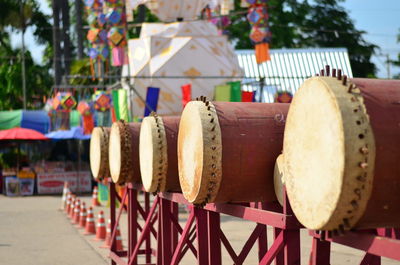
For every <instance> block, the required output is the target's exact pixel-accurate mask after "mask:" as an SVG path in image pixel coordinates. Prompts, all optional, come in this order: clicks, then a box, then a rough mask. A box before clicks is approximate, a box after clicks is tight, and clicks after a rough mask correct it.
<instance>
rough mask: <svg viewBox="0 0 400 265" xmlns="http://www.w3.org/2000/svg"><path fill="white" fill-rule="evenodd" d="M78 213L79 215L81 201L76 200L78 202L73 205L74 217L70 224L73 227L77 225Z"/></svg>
mask: <svg viewBox="0 0 400 265" xmlns="http://www.w3.org/2000/svg"><path fill="white" fill-rule="evenodd" d="M80 213H81V200H79V199H78V201H77V202H76V204H75V209H74V217H73V218H72V223H73V224H74V225H77V224H79V216H80Z"/></svg>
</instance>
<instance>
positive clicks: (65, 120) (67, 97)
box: [50, 92, 77, 130]
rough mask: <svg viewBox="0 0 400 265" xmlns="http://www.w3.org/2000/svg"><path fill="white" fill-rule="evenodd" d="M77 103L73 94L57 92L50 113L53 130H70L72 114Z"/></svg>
mask: <svg viewBox="0 0 400 265" xmlns="http://www.w3.org/2000/svg"><path fill="white" fill-rule="evenodd" d="M76 104H77V102H76V100H75V98H74V96H73V95H72V93H71V92H57V93H56V94H55V95H54V97H53V99H52V108H53V111H52V112H51V113H50V115H51V121H52V126H51V128H52V130H69V120H70V112H71V110H72V109H73V108H75V106H76Z"/></svg>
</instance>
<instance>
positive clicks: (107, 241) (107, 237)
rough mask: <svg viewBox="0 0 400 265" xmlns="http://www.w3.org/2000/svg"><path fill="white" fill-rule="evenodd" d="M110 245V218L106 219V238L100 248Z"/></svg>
mask: <svg viewBox="0 0 400 265" xmlns="http://www.w3.org/2000/svg"><path fill="white" fill-rule="evenodd" d="M110 247H111V219H108V221H107V229H106V240H105V241H104V245H102V246H101V248H110Z"/></svg>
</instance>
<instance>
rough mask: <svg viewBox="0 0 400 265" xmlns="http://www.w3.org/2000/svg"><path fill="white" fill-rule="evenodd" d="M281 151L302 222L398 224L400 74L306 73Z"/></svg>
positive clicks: (316, 225)
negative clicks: (374, 76) (397, 76)
mask: <svg viewBox="0 0 400 265" xmlns="http://www.w3.org/2000/svg"><path fill="white" fill-rule="evenodd" d="M335 72H336V71H335ZM283 153H284V157H285V159H284V161H285V162H284V163H285V166H284V169H285V185H286V188H287V193H288V197H289V201H290V204H291V206H292V209H293V211H294V213H295V215H296V217H297V218H298V219H299V221H300V222H301V223H302V224H303V225H304V226H305V227H307V228H310V229H317V230H330V231H333V232H338V233H340V232H343V231H344V230H349V229H351V228H353V227H357V228H378V227H398V226H399V225H400V196H399V194H400V81H391V80H390V81H389V80H377V79H351V80H349V81H347V78H346V77H343V78H342V77H341V75H338V77H336V76H334V77H329V76H320V77H313V78H310V79H308V80H306V81H305V82H304V83H303V85H302V86H301V88H300V89H299V91H298V92H297V93H296V95H295V97H294V100H293V102H292V104H291V106H290V110H289V114H288V118H287V122H286V129H285V137H284V152H283Z"/></svg>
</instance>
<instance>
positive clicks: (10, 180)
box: [6, 177, 19, 196]
mask: <svg viewBox="0 0 400 265" xmlns="http://www.w3.org/2000/svg"><path fill="white" fill-rule="evenodd" d="M6 194H7V196H18V195H19V180H18V179H17V178H14V177H7V178H6Z"/></svg>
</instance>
